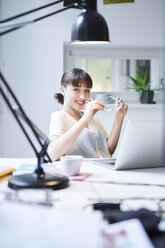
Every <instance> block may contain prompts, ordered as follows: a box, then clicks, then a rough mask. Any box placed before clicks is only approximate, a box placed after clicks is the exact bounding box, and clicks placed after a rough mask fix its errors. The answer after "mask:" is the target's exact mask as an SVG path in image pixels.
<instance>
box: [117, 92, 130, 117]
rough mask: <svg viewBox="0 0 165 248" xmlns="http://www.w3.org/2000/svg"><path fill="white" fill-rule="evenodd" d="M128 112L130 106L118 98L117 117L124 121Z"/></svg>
mask: <svg viewBox="0 0 165 248" xmlns="http://www.w3.org/2000/svg"><path fill="white" fill-rule="evenodd" d="M127 111H128V104H126V103H124V102H123V101H122V99H121V98H119V97H117V98H116V102H115V111H114V114H115V117H117V118H121V119H123V118H124V116H125V115H126V113H127Z"/></svg>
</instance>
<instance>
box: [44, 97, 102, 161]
mask: <svg viewBox="0 0 165 248" xmlns="http://www.w3.org/2000/svg"><path fill="white" fill-rule="evenodd" d="M103 106H104V104H102V103H100V102H99V101H97V100H95V101H92V102H89V103H88V105H87V108H86V110H85V112H84V115H83V116H82V117H81V119H80V120H79V121H77V122H76V123H75V125H74V126H73V127H72V128H70V129H69V130H68V131H66V132H65V133H64V134H62V135H61V136H52V137H51V138H50V144H49V146H48V153H49V156H50V157H51V159H52V160H58V159H59V158H60V157H61V156H62V155H64V154H65V153H66V152H67V151H68V150H69V148H70V147H72V145H73V143H74V142H75V140H76V139H77V137H78V136H79V134H80V133H81V131H82V130H83V128H84V127H85V126H86V125H87V124H88V122H89V121H90V120H91V119H92V117H93V116H94V114H95V113H96V112H97V111H99V110H103V109H104V108H103Z"/></svg>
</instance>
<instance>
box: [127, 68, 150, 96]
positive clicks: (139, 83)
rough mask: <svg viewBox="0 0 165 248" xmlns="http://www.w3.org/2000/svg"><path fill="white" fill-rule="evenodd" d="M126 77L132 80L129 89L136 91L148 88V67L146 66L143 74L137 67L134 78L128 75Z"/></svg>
mask: <svg viewBox="0 0 165 248" xmlns="http://www.w3.org/2000/svg"><path fill="white" fill-rule="evenodd" d="M128 77H129V78H130V79H131V80H132V85H131V87H130V89H134V90H136V91H142V90H146V91H148V90H150V82H149V81H148V79H147V78H148V68H146V70H145V72H144V74H143V73H141V72H140V69H139V68H138V70H137V73H136V78H133V77H131V76H129V75H128Z"/></svg>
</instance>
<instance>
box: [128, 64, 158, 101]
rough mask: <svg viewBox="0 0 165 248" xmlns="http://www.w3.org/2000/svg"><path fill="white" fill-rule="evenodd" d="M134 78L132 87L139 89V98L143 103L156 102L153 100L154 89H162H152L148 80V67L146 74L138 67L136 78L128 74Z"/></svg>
mask: <svg viewBox="0 0 165 248" xmlns="http://www.w3.org/2000/svg"><path fill="white" fill-rule="evenodd" d="M128 77H129V78H130V79H131V80H132V85H131V87H130V89H134V90H136V91H139V100H140V101H141V103H155V102H154V101H153V98H154V91H156V90H157V91H158V90H160V89H150V82H149V81H148V68H146V70H145V72H144V74H143V73H141V71H140V69H139V68H138V69H137V73H136V78H133V77H131V76H129V75H128Z"/></svg>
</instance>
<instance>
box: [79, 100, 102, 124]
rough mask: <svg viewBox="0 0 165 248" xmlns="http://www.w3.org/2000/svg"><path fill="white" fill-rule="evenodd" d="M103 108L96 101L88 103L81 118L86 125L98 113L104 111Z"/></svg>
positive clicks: (100, 103)
mask: <svg viewBox="0 0 165 248" xmlns="http://www.w3.org/2000/svg"><path fill="white" fill-rule="evenodd" d="M104 106H105V105H104V104H103V103H102V102H100V101H98V100H93V101H91V102H89V103H88V104H87V107H86V110H85V112H84V115H83V117H82V118H83V119H85V120H86V121H87V123H88V122H89V121H90V120H91V119H92V118H93V116H94V115H95V114H96V113H97V112H98V111H100V110H104Z"/></svg>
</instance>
